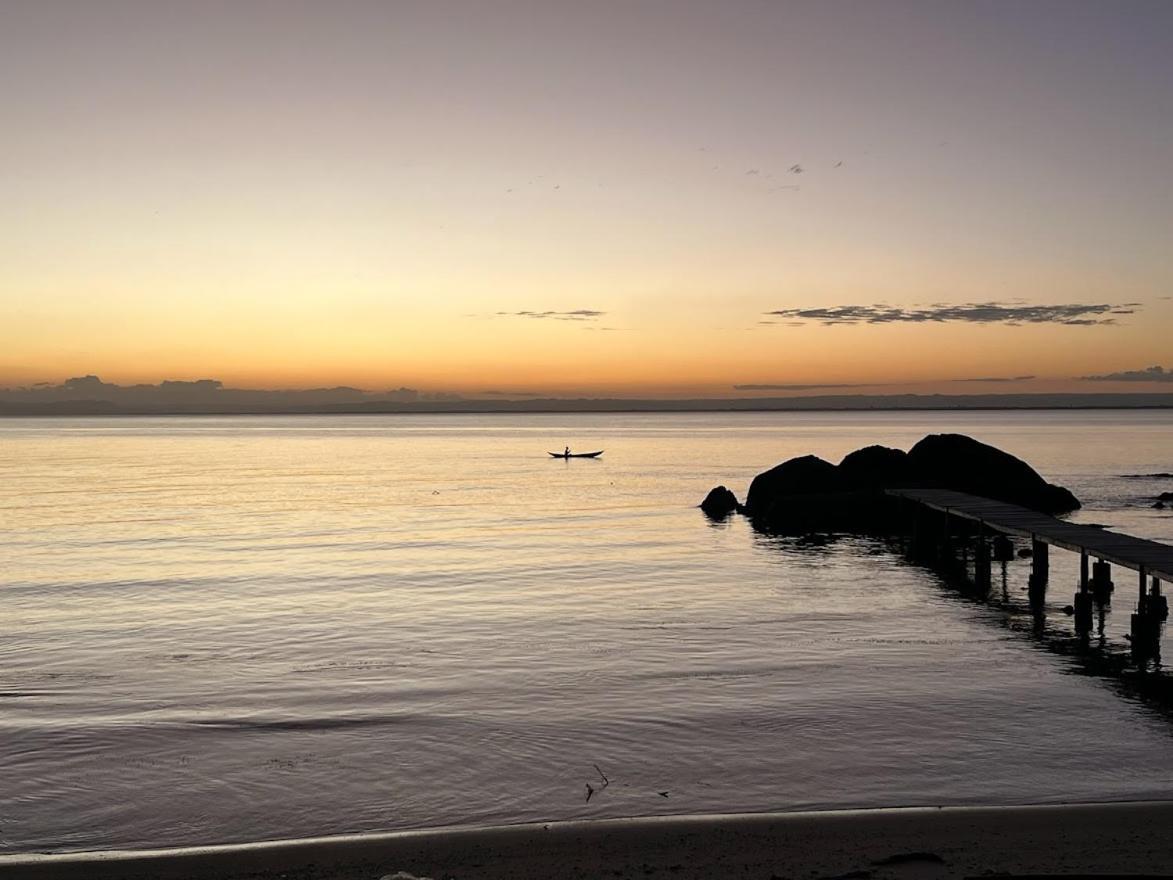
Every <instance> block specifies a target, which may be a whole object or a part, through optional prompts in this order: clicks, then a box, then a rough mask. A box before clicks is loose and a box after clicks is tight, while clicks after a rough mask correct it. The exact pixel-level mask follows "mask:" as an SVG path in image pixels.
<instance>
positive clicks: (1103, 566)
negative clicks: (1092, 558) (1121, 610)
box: [1091, 559, 1116, 605]
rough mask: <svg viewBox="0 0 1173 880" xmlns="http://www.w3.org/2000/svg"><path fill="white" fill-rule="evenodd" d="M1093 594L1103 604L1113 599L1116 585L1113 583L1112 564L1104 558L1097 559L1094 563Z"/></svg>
mask: <svg viewBox="0 0 1173 880" xmlns="http://www.w3.org/2000/svg"><path fill="white" fill-rule="evenodd" d="M1091 587H1092V594H1093V595H1094V596H1095V597H1096V601H1097V602H1099V603H1100V604H1101V605H1106V604H1107V603H1108V602H1111V601H1112V591H1113V590H1114V589H1116V585H1115V584H1113V583H1112V566H1111V565H1110V564H1108V563H1107V562H1104V560H1102V559H1100V560H1097V561H1096V562H1095V563H1094V564H1093V565H1092V581H1091Z"/></svg>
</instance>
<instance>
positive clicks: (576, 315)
mask: <svg viewBox="0 0 1173 880" xmlns="http://www.w3.org/2000/svg"><path fill="white" fill-rule="evenodd" d="M606 314H607V313H606V312H600V311H599V310H598V309H573V310H572V311H569V312H554V311H545V312H535V311H532V310H530V309H525V310H523V311H520V312H495V313H494V314H493V315H492V317H494V318H537V319H548V320H551V321H594V320H596V319H597V318H601V317H603V316H604V315H606Z"/></svg>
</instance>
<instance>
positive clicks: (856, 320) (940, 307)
mask: <svg viewBox="0 0 1173 880" xmlns="http://www.w3.org/2000/svg"><path fill="white" fill-rule="evenodd" d="M1139 305H1140V304H1139V303H1122V304H1119V305H1112V304H1110V303H1090V304H1089V303H1065V304H1059V305H1028V304H1020V303H1000V302H984V303H960V304H955V303H934V304H933V305H930V306H926V307H923V308H900V307H896V306H887V305H882V304H877V305H870V306H854V305H849V306H828V307H825V308H813V309H777V310H775V311H772V312H766V313H765V314H766V315H769V316H774V317H778V318H786V319H788V320H789V321H800V322H804V321H814V322H817V323H820V324H825V325H833V324H926V323H933V324H942V323H949V322H954V323H956V322H961V323H970V324H1008V325H1012V326H1013V325H1018V324H1067V325H1072V326H1090V325H1094V324H1115V323H1116V316H1118V315H1131V314H1133V313H1134V312H1135V311H1136V307H1137V306H1139Z"/></svg>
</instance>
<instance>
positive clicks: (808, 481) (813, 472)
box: [745, 455, 840, 516]
mask: <svg viewBox="0 0 1173 880" xmlns="http://www.w3.org/2000/svg"><path fill="white" fill-rule="evenodd" d="M839 489H840V480H839V469H838V468H836V467H835V465H833V464H831V463H830V462H829V461H823V460H822V459H821V458H819V457H818V456H816V455H804V456H802V457H801V458H792V459H790V460H789V461H784V462H782V464H780V465H778V466H777V467H773V468H770V469H769V470H768V471H766V472H765V473H762V474H758V475H757V476H756V477H754V478H753V482H752V483H750V484H749V494H748V495H746V496H745V507H746V509H747V510H748V511H749V512H750V513H752V514H753V515H755V516H757V515H759V514H768V513H769V512H770V509H771V508H772V507H774V505H775V502H777V501H778V499H780V498H785V497H788V496H791V495H814V494H818V493H825V492H837V491H839Z"/></svg>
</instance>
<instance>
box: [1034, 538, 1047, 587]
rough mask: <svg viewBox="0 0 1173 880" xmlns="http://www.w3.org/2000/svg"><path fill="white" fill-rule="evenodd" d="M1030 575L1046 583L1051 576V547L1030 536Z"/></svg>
mask: <svg viewBox="0 0 1173 880" xmlns="http://www.w3.org/2000/svg"><path fill="white" fill-rule="evenodd" d="M1030 551H1031V556H1030V573H1031V575H1033V576H1034V577H1035V578H1037V579H1039V580H1042V581H1043V582H1046V580H1047V578H1048V577H1049V576H1050V574H1051V545H1050V544H1048V543H1046V542H1045V541H1040V540H1039V539H1038V538H1036V537H1034V536H1033V535H1032V536H1031V539H1030Z"/></svg>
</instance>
